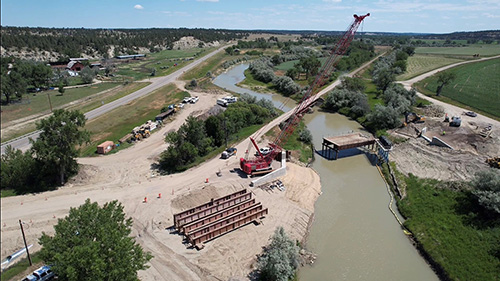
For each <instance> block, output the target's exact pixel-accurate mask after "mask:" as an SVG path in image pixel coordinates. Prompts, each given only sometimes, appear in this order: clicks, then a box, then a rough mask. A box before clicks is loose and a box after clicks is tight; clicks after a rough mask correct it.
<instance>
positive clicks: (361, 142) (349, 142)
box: [322, 133, 375, 159]
mask: <svg viewBox="0 0 500 281" xmlns="http://www.w3.org/2000/svg"><path fill="white" fill-rule="evenodd" d="M369 145H371V149H372V150H373V149H374V147H375V138H374V137H373V136H371V135H364V134H361V133H354V134H348V135H343V136H336V137H324V138H323V144H322V151H323V156H324V157H325V158H328V159H337V158H338V156H339V151H341V150H345V149H349V148H356V147H363V146H369ZM333 153H335V158H334V157H333Z"/></svg>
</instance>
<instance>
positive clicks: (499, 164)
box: [486, 157, 500, 169]
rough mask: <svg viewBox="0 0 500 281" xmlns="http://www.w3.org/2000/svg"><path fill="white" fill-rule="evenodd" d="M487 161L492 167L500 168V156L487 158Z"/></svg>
mask: <svg viewBox="0 0 500 281" xmlns="http://www.w3.org/2000/svg"><path fill="white" fill-rule="evenodd" d="M486 163H488V165H490V167H492V168H497V169H500V157H493V158H489V159H486Z"/></svg>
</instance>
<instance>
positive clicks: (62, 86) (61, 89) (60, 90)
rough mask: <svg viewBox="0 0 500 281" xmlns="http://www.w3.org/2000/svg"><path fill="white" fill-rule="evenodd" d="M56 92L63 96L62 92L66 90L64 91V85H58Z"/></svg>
mask: <svg viewBox="0 0 500 281" xmlns="http://www.w3.org/2000/svg"><path fill="white" fill-rule="evenodd" d="M58 92H59V93H60V94H61V96H62V95H64V92H66V89H64V85H63V84H62V83H61V84H59V89H58Z"/></svg>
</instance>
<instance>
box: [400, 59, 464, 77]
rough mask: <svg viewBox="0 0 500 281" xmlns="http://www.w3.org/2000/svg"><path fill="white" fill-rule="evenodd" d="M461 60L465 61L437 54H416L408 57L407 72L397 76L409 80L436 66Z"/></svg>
mask: <svg viewBox="0 0 500 281" xmlns="http://www.w3.org/2000/svg"><path fill="white" fill-rule="evenodd" d="M461 61H463V59H459V58H452V57H445V56H436V55H422V54H415V55H413V56H411V57H409V58H408V62H407V63H408V64H407V68H406V72H405V73H403V74H401V75H399V76H398V77H397V80H399V81H404V80H408V79H410V78H413V77H416V76H418V75H420V74H423V73H426V72H429V71H431V70H434V69H436V68H440V67H442V66H446V65H450V64H453V63H456V62H461Z"/></svg>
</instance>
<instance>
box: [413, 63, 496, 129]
mask: <svg viewBox="0 0 500 281" xmlns="http://www.w3.org/2000/svg"><path fill="white" fill-rule="evenodd" d="M447 71H451V72H453V73H455V74H456V78H455V79H454V80H453V81H452V82H451V83H450V84H449V85H446V86H445V87H444V88H443V90H442V92H441V96H440V97H436V94H435V93H436V89H437V86H438V83H437V76H436V75H434V76H432V77H429V78H427V79H425V80H423V81H420V82H419V83H417V87H418V89H419V90H420V91H421V92H423V93H424V94H426V95H429V96H433V97H434V98H439V99H443V100H444V101H446V102H449V101H455V102H458V103H460V104H461V106H465V107H470V108H472V109H473V110H475V111H480V112H483V113H485V114H486V115H488V116H491V117H493V118H496V119H498V118H500V110H499V108H500V99H499V96H498V95H499V93H500V79H499V77H500V59H492V60H487V61H483V62H477V63H470V64H465V65H461V66H458V67H454V68H452V69H450V70H447ZM446 99H448V100H446Z"/></svg>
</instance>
